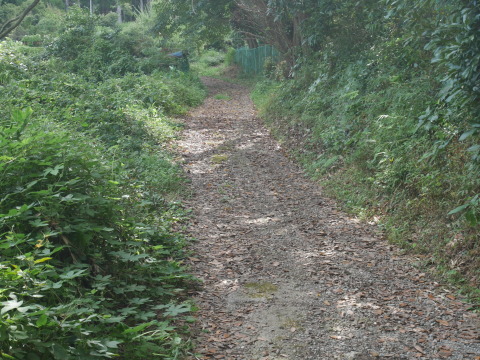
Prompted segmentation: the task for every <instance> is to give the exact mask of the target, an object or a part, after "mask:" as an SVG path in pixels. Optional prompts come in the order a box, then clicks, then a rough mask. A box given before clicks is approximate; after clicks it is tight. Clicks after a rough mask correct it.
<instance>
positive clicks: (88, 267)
mask: <svg viewBox="0 0 480 360" xmlns="http://www.w3.org/2000/svg"><path fill="white" fill-rule="evenodd" d="M44 15H45V17H44V18H43V20H44V21H46V20H47V18H48V17H52V18H53V17H55V18H56V19H58V20H59V21H58V22H56V26H55V27H53V29H55V32H54V33H52V32H51V30H52V28H49V29H50V30H49V31H50V34H49V35H48V36H38V37H36V38H35V39H37V38H38V39H37V40H38V41H37V40H35V41H33V40H32V39H33V37H34V36H36V35H35V34H42V31H38V32H36V31H33V30H32V32H34V33H35V34H32V35H29V36H25V37H24V38H23V39H24V40H23V43H21V42H17V41H13V40H7V41H3V42H1V43H0V102H1V103H2V107H1V108H0V303H1V305H0V358H4V359H32V360H35V359H42V360H43V359H45V360H46V359H48V360H51V359H61V360H66V359H82V360H85V359H96V358H113V357H118V356H120V358H124V359H144V358H146V357H147V356H148V357H152V356H155V357H157V358H162V359H178V358H180V357H181V356H182V354H184V353H185V351H187V350H188V348H189V342H188V337H187V336H185V335H184V334H185V330H186V325H185V324H187V323H188V322H189V321H192V318H191V317H189V312H191V311H192V310H193V308H192V304H190V303H189V302H188V301H187V302H185V301H184V300H185V296H184V293H185V290H184V289H185V287H186V285H188V284H189V283H190V282H192V281H194V279H192V278H191V276H190V275H188V274H187V273H186V272H185V269H184V268H183V266H182V265H181V258H182V254H183V250H182V249H183V246H184V244H185V239H184V237H183V236H182V235H180V234H178V233H176V232H175V231H173V226H174V225H175V224H176V223H178V222H179V221H180V220H181V219H182V217H183V216H184V214H183V211H182V209H181V207H180V206H179V204H178V203H177V202H176V201H175V198H176V195H175V194H177V193H178V192H179V191H181V188H182V182H183V178H182V175H181V173H180V171H179V169H178V168H177V167H176V165H174V164H173V163H172V161H171V159H170V156H169V155H168V153H167V151H166V150H167V149H166V145H167V144H168V141H169V140H170V139H172V138H173V137H174V136H175V134H176V131H177V130H178V127H179V125H178V124H177V123H175V122H174V121H173V120H171V119H170V118H169V117H168V116H171V115H177V114H182V113H184V112H185V111H186V109H187V108H188V107H190V106H194V105H197V104H199V103H200V102H201V101H202V100H203V97H204V90H203V89H202V87H201V84H200V82H199V80H198V79H197V78H196V77H195V76H194V75H191V74H187V73H182V72H178V71H176V70H174V69H173V68H172V67H171V66H174V65H175V64H173V65H172V64H166V66H163V65H164V60H165V59H167V60H168V61H170V62H171V61H172V59H168V58H166V57H158V56H157V55H158V53H157V50H158V49H159V47H160V46H162V44H161V43H160V42H159V41H160V40H158V39H156V38H154V37H152V36H149V35H148V32H147V31H146V29H147V28H148V26H147V25H148V21H146V20H145V21H144V22H136V23H128V24H123V25H120V24H116V23H115V22H112V21H110V20H109V16H101V17H95V16H90V15H88V14H87V13H85V12H83V11H81V10H79V9H71V10H70V11H69V13H68V15H67V16H66V17H65V16H63V15H62V14H61V13H60V12H51V13H48V12H47V13H45V14H44ZM49 24H50V25H49V26H53V25H52V23H49ZM146 24H147V25H146ZM31 26H32V27H34V28H35V29H38V27H41V26H42V25H41V24H40V23H37V24H32V25H31ZM28 29H29V28H28V27H26V25H25V26H24V27H23V29H22V31H25V32H27V31H28ZM30 30H31V29H30Z"/></svg>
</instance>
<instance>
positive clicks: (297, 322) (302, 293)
mask: <svg viewBox="0 0 480 360" xmlns="http://www.w3.org/2000/svg"><path fill="white" fill-rule="evenodd" d="M204 82H205V84H206V86H207V87H208V89H209V92H210V97H209V98H208V99H207V100H206V102H205V103H204V105H203V106H201V107H199V108H197V109H195V110H194V111H192V112H191V113H190V115H189V116H188V117H187V118H186V119H185V125H186V129H185V132H184V135H183V138H182V140H181V141H179V147H180V151H181V152H182V156H183V158H184V162H185V165H184V167H185V170H186V171H187V172H188V174H189V177H190V178H191V181H192V188H193V191H194V196H193V197H192V198H191V199H190V200H189V201H188V202H187V203H188V206H190V207H191V209H192V210H193V212H194V216H193V218H192V221H191V224H190V225H189V233H190V235H192V236H193V237H194V238H196V239H197V241H196V242H195V243H194V244H193V250H194V255H193V256H192V257H191V258H190V263H191V267H192V271H193V272H194V274H195V275H196V276H198V277H199V278H201V279H202V280H203V286H202V287H201V289H200V290H199V291H198V293H196V294H195V298H196V302H197V304H198V305H199V307H200V311H199V313H198V318H199V321H198V324H197V330H198V334H197V335H198V347H197V352H198V354H197V355H195V356H192V357H191V359H245V360H254V359H255V360H256V359H263V360H279V359H290V360H306V359H311V360H314V359H315V360H323V359H352V360H353V359H355V360H358V359H414V358H416V359H451V360H454V359H455V360H456V359H480V341H479V340H480V332H479V329H480V320H479V317H478V316H477V315H476V314H474V313H472V312H469V311H468V305H465V304H463V303H462V302H461V301H460V299H457V298H456V296H455V295H454V294H453V293H452V292H450V291H449V290H448V289H446V288H444V287H442V286H440V285H439V284H438V283H436V282H435V281H433V280H431V279H429V278H428V275H426V274H424V273H422V272H421V271H419V270H418V269H416V268H415V267H414V266H413V263H414V261H415V259H414V258H411V257H407V256H403V255H401V254H400V251H399V250H398V249H397V248H395V247H394V246H391V245H389V244H387V243H386V242H385V241H384V240H383V239H382V238H381V237H380V236H377V235H376V228H375V227H374V226H370V225H368V224H364V223H361V222H360V221H359V220H357V219H355V218H351V217H349V216H348V215H346V214H344V213H342V212H341V211H339V210H338V209H337V207H336V205H335V203H334V202H333V201H332V200H330V199H327V198H325V197H324V196H323V195H322V189H321V188H320V187H319V186H318V185H317V184H315V183H314V182H312V181H310V180H308V179H307V178H306V177H305V176H304V174H303V173H302V171H301V170H300V169H299V168H298V166H297V165H296V164H294V163H293V162H292V161H291V160H289V159H288V158H287V157H286V155H285V153H284V152H283V151H282V149H281V147H280V146H279V145H278V144H277V143H276V142H275V141H274V140H273V139H272V138H271V136H270V135H269V132H268V131H267V129H266V128H265V127H263V125H262V123H261V121H260V120H259V119H258V118H257V117H256V115H255V111H254V108H253V104H252V102H251V100H250V98H249V92H248V89H246V88H244V87H242V86H240V85H236V84H232V83H227V82H224V81H221V80H216V79H211V78H206V79H204ZM219 94H221V95H222V96H218V95H219Z"/></svg>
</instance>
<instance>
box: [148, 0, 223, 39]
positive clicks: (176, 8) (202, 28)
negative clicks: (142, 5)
mask: <svg viewBox="0 0 480 360" xmlns="http://www.w3.org/2000/svg"><path fill="white" fill-rule="evenodd" d="M231 4H232V2H231V1H230V0H227V1H225V0H211V1H198V2H191V1H189V0H176V1H172V0H157V1H155V2H154V3H153V5H152V8H153V10H154V12H155V16H156V25H155V30H156V31H157V32H160V33H161V34H162V36H166V37H172V36H175V35H178V34H181V38H182V40H183V41H184V42H185V44H186V45H187V47H189V48H202V47H203V45H208V44H214V43H216V42H223V39H224V37H225V36H226V35H227V34H228V33H229V31H230V24H229V17H230V6H231Z"/></svg>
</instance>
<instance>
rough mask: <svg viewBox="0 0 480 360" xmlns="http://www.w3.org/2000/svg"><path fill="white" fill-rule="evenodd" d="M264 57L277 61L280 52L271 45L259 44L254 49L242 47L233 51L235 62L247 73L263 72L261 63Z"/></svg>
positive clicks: (262, 63) (263, 61)
mask: <svg viewBox="0 0 480 360" xmlns="http://www.w3.org/2000/svg"><path fill="white" fill-rule="evenodd" d="M266 59H272V61H274V62H278V61H279V60H280V53H279V52H278V51H277V50H276V49H275V48H274V47H273V46H271V45H264V46H259V47H257V48H254V49H250V48H248V47H242V48H239V49H237V50H236V51H235V63H236V64H238V65H240V66H241V68H242V70H243V71H244V72H245V73H247V74H255V75H257V74H261V73H263V65H264V63H265V60H266Z"/></svg>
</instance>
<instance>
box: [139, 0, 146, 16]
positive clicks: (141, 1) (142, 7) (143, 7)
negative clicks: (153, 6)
mask: <svg viewBox="0 0 480 360" xmlns="http://www.w3.org/2000/svg"><path fill="white" fill-rule="evenodd" d="M144 10H145V6H144V4H143V0H140V12H141V13H143V11H144Z"/></svg>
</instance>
